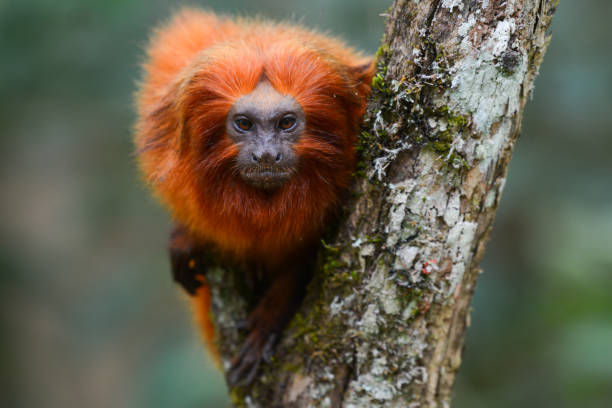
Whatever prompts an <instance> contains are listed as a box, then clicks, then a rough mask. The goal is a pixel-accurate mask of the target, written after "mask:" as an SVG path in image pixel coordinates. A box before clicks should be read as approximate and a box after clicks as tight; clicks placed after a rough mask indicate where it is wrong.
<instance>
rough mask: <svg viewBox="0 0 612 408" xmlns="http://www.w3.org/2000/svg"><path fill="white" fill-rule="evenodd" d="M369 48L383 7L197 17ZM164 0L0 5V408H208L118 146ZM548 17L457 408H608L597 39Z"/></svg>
mask: <svg viewBox="0 0 612 408" xmlns="http://www.w3.org/2000/svg"><path fill="white" fill-rule="evenodd" d="M198 3H200V4H203V5H205V6H206V7H209V8H211V9H214V10H216V11H220V12H224V13H239V14H241V15H247V16H250V15H255V14H257V15H263V16H267V17H271V18H285V19H291V20H294V21H302V22H303V23H304V24H307V25H309V26H315V27H318V28H320V29H322V30H325V31H329V32H331V33H333V34H336V35H339V36H341V37H343V38H345V39H347V41H348V42H349V43H351V44H352V45H355V46H357V47H360V48H362V49H365V50H367V51H368V52H371V53H372V54H373V53H374V52H375V50H376V48H377V46H378V44H379V41H380V36H381V34H382V30H383V24H384V19H383V18H382V17H380V16H379V14H380V13H383V12H384V11H385V10H386V8H387V7H388V6H389V5H390V1H388V0H376V1H374V0H370V1H368V0H360V1H355V0H335V1H333V2H329V1H326V0H311V1H308V2H303V1H297V0H292V1H290V0H286V1H279V0H262V1H258V2H253V1H238V0H224V1H219V0H216V1H208V2H206V3H204V2H198ZM179 6H180V2H177V1H161V0H152V1H144V0H132V1H118V0H106V1H101V0H90V1H86V2H83V1H77V0H56V1H53V2H52V1H48V0H28V1H21V2H20V1H17V0H14V1H8V2H6V1H5V2H1V3H0V95H1V98H0V158H1V160H0V187H1V191H2V200H1V201H0V206H1V207H0V209H1V214H2V222H1V224H0V225H1V226H2V228H1V230H0V238H1V239H2V241H1V242H2V245H0V268H1V270H2V274H1V275H0V282H1V286H0V302H1V303H0V304H1V306H2V307H1V315H0V330H1V333H0V375H1V377H2V381H1V382H0V384H2V389H0V405H1V406H6V407H33V406H44V407H51V408H53V407H65V406H87V407H109V406H112V407H118V408H122V407H126V408H128V407H129V408H132V407H148V408H156V407H160V408H161V407H177V408H181V407H185V408H187V407H202V406H209V407H217V406H223V404H225V401H226V396H225V388H224V385H223V382H222V380H221V378H220V376H219V374H218V373H217V372H216V371H215V369H214V368H212V366H211V364H210V362H209V361H208V360H207V358H206V356H205V354H204V353H203V352H202V348H201V345H200V343H199V338H198V334H197V333H196V331H195V330H194V329H193V328H192V327H191V321H190V316H189V314H188V311H187V310H186V309H187V307H186V302H184V299H183V297H182V295H181V293H180V291H179V290H178V289H177V288H175V287H173V286H172V285H171V281H170V273H169V270H168V261H167V259H166V254H165V239H166V234H167V230H168V220H167V216H166V215H165V212H164V211H163V209H162V208H160V207H159V206H158V205H157V204H156V203H155V201H154V200H153V199H152V198H150V195H149V192H148V191H147V190H146V188H144V187H143V185H142V183H141V181H140V179H139V175H138V172H137V169H136V166H135V160H134V157H133V148H132V145H131V126H132V124H133V122H134V109H133V102H132V100H133V98H132V95H133V92H134V89H135V83H136V81H137V80H138V78H139V75H140V69H139V63H140V61H142V58H143V48H144V46H145V44H146V39H147V36H148V33H149V30H150V28H151V27H152V26H154V25H155V24H156V23H158V22H159V21H163V20H164V19H166V18H167V16H168V15H169V14H170V13H171V11H172V10H175V9H176V8H178V7H179ZM610 15H612V3H610V2H609V1H607V0H589V1H586V2H583V3H581V2H571V1H563V2H561V6H560V8H559V10H558V11H557V15H556V17H555V18H556V21H555V22H554V24H553V41H552V44H551V46H550V48H549V52H548V55H547V56H546V58H545V60H544V65H543V66H542V70H541V76H540V77H539V78H538V80H537V81H536V90H535V94H534V98H533V101H532V102H531V103H530V104H528V106H527V111H526V116H525V120H524V126H523V132H522V137H521V139H520V140H519V142H518V144H517V148H516V152H515V157H514V159H513V162H512V163H511V165H510V172H509V176H508V180H507V183H506V190H505V193H504V197H503V199H502V204H501V207H500V210H499V213H498V217H497V220H496V223H495V229H494V232H493V238H492V240H491V243H490V245H489V249H488V251H487V254H486V259H485V262H484V269H485V273H484V274H483V275H482V276H481V278H480V280H479V284H478V288H477V291H476V296H475V300H474V304H473V307H474V311H473V313H472V327H471V328H470V330H469V331H468V338H467V344H466V352H465V355H464V357H465V358H464V364H463V366H462V368H461V372H460V375H459V377H458V382H457V386H456V399H455V406H456V407H470V408H473V407H476V408H477V407H501V408H504V407H517V406H521V407H576V406H580V407H607V406H609V403H610V401H612V313H610V310H612V296H611V295H610V294H611V293H612V159H611V158H610V156H611V154H612V137H610V136H611V131H610V129H612V118H611V115H610V112H612V75H611V74H610V72H611V71H610V66H612V32H611V31H610V30H609V28H608V27H609V22H608V21H607V19H608V17H609V16H610Z"/></svg>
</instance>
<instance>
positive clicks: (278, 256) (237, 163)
mask: <svg viewBox="0 0 612 408" xmlns="http://www.w3.org/2000/svg"><path fill="white" fill-rule="evenodd" d="M148 57H149V58H148V61H147V62H146V63H145V64H144V71H145V75H144V79H143V81H142V83H141V86H140V90H139V94H138V114H139V118H138V122H137V126H136V136H135V143H136V146H137V149H138V152H139V161H140V165H141V168H142V171H143V173H144V174H145V176H146V178H147V180H148V182H149V183H150V185H151V186H152V188H153V190H154V192H155V193H156V195H158V196H159V197H160V198H161V200H162V201H163V202H164V203H165V204H166V205H167V206H168V208H169V209H170V212H171V213H172V216H173V218H174V219H175V221H176V224H177V227H176V229H175V230H174V232H173V234H172V237H171V242H170V257H171V263H172V272H173V276H174V279H175V280H176V281H177V282H179V283H180V284H181V285H182V286H183V287H184V288H185V290H186V291H187V292H188V293H189V294H191V295H194V296H193V300H194V303H195V305H196V313H197V314H198V315H199V316H200V324H201V325H202V327H203V331H204V334H205V337H206V338H207V339H208V340H209V344H213V343H212V341H211V339H212V338H213V333H212V324H211V323H210V320H209V317H208V314H209V311H208V308H209V296H210V294H209V292H208V291H207V288H206V286H205V285H204V282H205V279H204V275H203V273H204V270H205V267H206V254H207V253H209V251H208V250H209V249H212V250H213V251H214V252H215V253H216V254H217V255H219V257H220V259H222V260H225V261H226V262H228V263H230V264H240V265H243V266H244V269H245V279H246V280H258V279H256V278H259V277H262V278H263V279H259V280H261V281H262V283H263V285H264V287H265V288H264V290H263V291H262V294H263V295H262V296H261V298H260V300H259V303H258V304H257V306H256V307H255V308H254V309H253V311H252V312H251V313H250V315H249V319H248V323H247V327H246V328H247V334H246V340H245V342H244V344H243V346H242V348H241V349H240V351H239V353H238V354H237V356H236V357H235V358H234V359H233V361H232V364H231V368H230V370H229V372H228V382H229V383H230V385H235V384H238V383H240V384H248V383H250V382H251V381H252V380H253V378H254V377H255V375H256V373H257V368H258V366H259V364H260V361H261V359H262V357H264V356H265V354H269V353H270V352H271V351H272V348H273V345H274V342H275V341H276V339H277V338H278V337H279V335H280V332H281V331H282V330H283V328H284V326H285V325H286V324H287V322H288V320H289V319H290V318H291V316H292V315H293V314H294V313H295V310H296V309H297V307H298V306H299V304H300V302H301V300H302V298H303V295H304V291H305V287H306V285H307V283H308V280H309V279H310V276H311V273H312V267H313V260H314V259H315V257H316V250H317V247H318V242H319V241H320V239H321V235H322V233H323V229H324V227H325V225H326V223H328V222H329V221H330V220H331V219H332V218H334V217H335V216H336V214H337V210H338V207H339V205H340V203H341V202H342V199H343V196H344V194H345V193H346V191H347V189H348V187H349V185H350V182H351V174H352V173H353V171H354V168H355V161H356V160H355V151H354V144H355V135H356V134H357V133H358V131H359V126H360V123H361V117H362V115H363V113H364V109H365V100H366V97H367V95H368V93H369V89H370V82H371V80H372V75H373V70H374V66H373V63H372V61H371V59H370V58H366V57H363V56H362V55H360V54H359V53H357V52H355V51H353V50H352V49H350V48H348V47H346V46H345V45H344V44H343V43H342V42H340V41H338V40H336V39H333V38H329V37H326V36H322V35H320V34H317V33H315V32H313V31H310V30H307V29H304V28H300V27H297V26H295V25H294V24H275V23H266V22H261V21H249V20H239V21H232V20H229V19H224V18H219V17H217V16H215V15H214V14H211V13H205V12H202V11H197V10H184V11H182V12H181V13H179V14H178V15H177V16H175V17H174V18H173V19H172V20H171V21H170V23H169V24H167V25H165V26H163V27H161V28H160V29H158V30H157V31H156V34H155V35H154V37H153V39H152V41H151V44H150V46H149V48H148ZM254 277H255V278H254ZM221 340H222V339H221Z"/></svg>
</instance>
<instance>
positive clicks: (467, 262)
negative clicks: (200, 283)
mask: <svg viewBox="0 0 612 408" xmlns="http://www.w3.org/2000/svg"><path fill="white" fill-rule="evenodd" d="M557 3H558V1H545V0H504V1H500V0H481V1H478V0H423V1H414V0H397V1H395V3H394V4H393V7H392V9H391V11H390V15H389V17H388V21H387V27H386V32H385V37H384V40H383V45H382V46H381V48H380V50H379V53H378V74H377V75H376V76H375V78H374V80H373V86H372V97H371V101H370V103H369V107H368V110H367V114H366V118H365V130H364V132H363V133H362V134H361V136H360V143H359V146H358V148H359V151H360V153H361V156H362V162H361V163H360V168H359V171H358V176H357V180H356V183H355V187H354V189H353V195H352V199H351V200H350V202H349V203H348V204H347V209H346V213H347V216H346V219H345V220H344V222H343V223H342V225H341V226H340V229H339V232H338V234H337V237H336V238H335V240H334V241H333V243H331V244H327V245H325V249H324V250H323V253H322V254H321V257H320V258H321V259H320V265H319V268H318V270H317V273H316V276H315V278H314V281H313V282H312V284H311V285H310V287H309V290H308V294H307V297H306V299H305V301H304V304H303V305H302V307H301V309H300V312H299V313H298V315H297V316H296V317H295V318H294V319H293V320H292V322H291V324H290V326H289V327H288V329H287V330H285V332H284V334H283V338H282V339H281V340H280V342H279V344H278V347H277V349H276V353H275V357H274V359H273V361H272V362H270V363H267V364H264V365H262V368H261V375H260V377H259V378H258V380H257V381H256V383H255V384H254V385H252V386H251V387H248V388H245V389H242V388H236V389H234V390H233V391H232V397H233V401H234V403H235V404H236V405H241V406H257V407H259V406H261V407H269V406H304V407H305V406H322V407H340V406H342V407H375V406H384V407H438V406H448V405H449V404H450V396H451V388H452V384H453V382H454V378H455V373H456V372H457V370H458V368H459V365H460V363H461V350H462V347H463V339H464V335H465V330H466V327H467V326H468V318H469V306H470V301H471V296H472V293H473V291H474V285H475V283H476V278H477V275H478V273H479V271H480V269H479V264H480V261H481V259H482V256H483V253H484V247H485V243H486V240H487V237H488V235H489V232H490V229H491V225H492V222H493V218H494V215H495V211H496V209H497V206H498V203H499V200H500V196H501V192H502V190H503V187H504V184H505V180H506V171H507V167H508V163H509V160H510V157H511V154H512V149H513V146H514V143H515V141H516V139H517V137H518V134H519V130H520V125H521V119H522V112H523V108H524V106H525V103H526V101H527V99H528V97H529V95H530V93H531V92H532V89H533V82H534V79H535V77H536V75H537V72H538V68H539V65H540V64H541V61H542V57H543V55H544V52H545V50H546V46H547V44H548V41H549V40H550V36H549V35H548V34H547V29H548V28H549V26H550V23H551V20H552V15H553V13H554V10H555V8H556V6H557ZM235 278H236V277H235V276H233V275H231V274H228V273H226V272H223V271H220V270H216V271H213V272H212V273H210V274H209V276H208V280H209V283H210V285H211V287H212V298H213V312H214V313H215V319H214V320H215V323H216V325H217V329H218V333H219V336H220V339H221V340H220V350H221V353H222V356H223V359H224V364H225V365H226V367H227V364H228V359H229V358H230V357H231V356H232V355H233V353H234V352H235V350H236V348H237V347H238V345H239V342H240V336H239V335H238V332H237V331H236V329H235V324H234V323H235V321H236V320H238V319H240V318H242V317H244V315H245V302H244V301H242V300H241V299H240V298H239V297H237V296H236V286H237V285H239V279H235Z"/></svg>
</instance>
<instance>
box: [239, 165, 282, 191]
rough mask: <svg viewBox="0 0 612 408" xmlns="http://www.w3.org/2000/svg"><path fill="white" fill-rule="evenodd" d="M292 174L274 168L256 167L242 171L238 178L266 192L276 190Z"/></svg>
mask: <svg viewBox="0 0 612 408" xmlns="http://www.w3.org/2000/svg"><path fill="white" fill-rule="evenodd" d="M291 174H292V172H291V171H289V170H287V169H284V168H278V167H274V166H257V167H252V168H248V169H244V170H243V171H241V172H240V176H241V177H242V179H243V180H244V181H246V182H247V183H249V184H250V185H252V186H253V187H257V188H262V189H266V190H270V189H274V188H278V187H280V186H282V185H283V184H284V183H285V182H286V181H288V180H289V179H290V178H291Z"/></svg>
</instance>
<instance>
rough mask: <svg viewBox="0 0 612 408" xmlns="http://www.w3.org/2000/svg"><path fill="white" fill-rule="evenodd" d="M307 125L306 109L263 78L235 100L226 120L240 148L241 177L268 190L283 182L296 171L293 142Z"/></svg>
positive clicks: (239, 172)
mask: <svg viewBox="0 0 612 408" xmlns="http://www.w3.org/2000/svg"><path fill="white" fill-rule="evenodd" d="M305 128H306V118H305V115H304V111H303V110H302V108H301V107H300V105H299V104H298V103H297V101H296V100H295V99H294V98H293V97H291V96H289V95H282V94H280V93H279V92H278V91H276V89H274V87H273V86H272V85H271V84H270V83H269V82H268V81H265V80H264V81H261V82H260V83H259V84H258V85H257V86H256V87H255V89H254V90H253V91H252V92H251V93H249V94H247V95H244V96H242V97H240V98H239V99H238V100H237V101H236V102H235V103H234V105H233V106H232V108H231V109H230V111H229V113H228V114H227V117H226V121H225V130H226V134H227V136H228V137H229V138H230V139H231V140H232V142H234V143H235V144H236V146H238V148H239V153H238V155H237V156H236V169H237V170H238V174H239V175H240V177H241V178H242V179H243V180H244V181H246V182H247V183H248V184H250V185H252V186H255V187H257V188H261V189H265V190H272V189H275V188H278V187H280V186H281V185H283V184H284V183H285V182H286V181H288V180H289V179H290V178H291V175H292V174H294V173H295V172H296V167H297V161H298V160H297V155H296V154H295V151H294V144H295V143H296V142H297V140H298V139H299V138H300V135H302V134H303V133H304V129H305Z"/></svg>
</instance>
